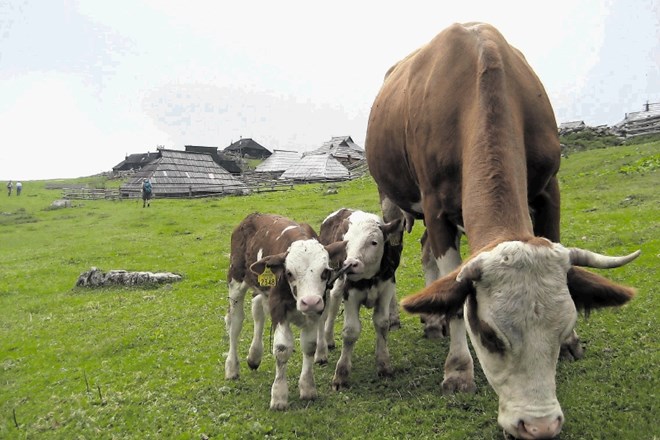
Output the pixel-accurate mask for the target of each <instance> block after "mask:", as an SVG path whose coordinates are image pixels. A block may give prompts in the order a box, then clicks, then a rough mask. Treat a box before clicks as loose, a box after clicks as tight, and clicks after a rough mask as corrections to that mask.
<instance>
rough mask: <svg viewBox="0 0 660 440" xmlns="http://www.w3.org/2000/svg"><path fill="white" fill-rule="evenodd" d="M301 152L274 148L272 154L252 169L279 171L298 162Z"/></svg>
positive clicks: (258, 171)
mask: <svg viewBox="0 0 660 440" xmlns="http://www.w3.org/2000/svg"><path fill="white" fill-rule="evenodd" d="M301 157H302V153H300V152H298V151H288V150H274V151H273V154H272V155H271V156H270V157H269V158H268V159H266V160H264V161H263V162H261V163H260V164H259V165H257V167H256V168H255V169H254V171H255V172H256V173H281V172H284V171H285V170H286V169H287V168H289V167H291V165H293V164H294V163H296V162H298V161H299V160H300V158H301Z"/></svg>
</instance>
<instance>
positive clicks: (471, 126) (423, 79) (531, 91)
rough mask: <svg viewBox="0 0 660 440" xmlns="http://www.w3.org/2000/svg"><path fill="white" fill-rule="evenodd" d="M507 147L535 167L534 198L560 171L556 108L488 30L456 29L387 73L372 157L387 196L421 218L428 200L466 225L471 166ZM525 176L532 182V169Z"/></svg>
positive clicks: (376, 110)
mask: <svg viewBox="0 0 660 440" xmlns="http://www.w3.org/2000/svg"><path fill="white" fill-rule="evenodd" d="M485 144H497V145H498V148H500V149H501V151H504V153H505V154H508V156H506V157H505V158H504V159H505V160H509V159H510V158H512V159H513V160H518V161H521V160H525V158H526V162H527V167H526V168H527V169H533V171H534V172H533V173H532V174H530V176H529V182H525V183H526V184H528V187H529V191H530V198H531V197H533V194H531V193H533V192H535V191H541V190H542V189H543V188H544V187H545V185H547V183H548V180H549V179H550V178H551V176H553V175H554V174H555V173H556V171H557V169H558V166H559V155H560V151H559V142H558V139H557V128H556V122H555V119H554V113H553V111H552V107H551V105H550V102H549V100H548V98H547V95H546V93H545V91H544V89H543V86H542V84H541V83H540V81H539V80H538V78H537V76H536V75H535V74H534V72H533V71H532V69H531V68H530V67H529V65H528V64H527V62H526V61H525V59H524V57H523V56H522V55H521V54H520V52H519V51H517V50H516V49H515V48H513V47H511V46H509V44H508V43H507V42H506V41H505V40H504V38H503V37H502V36H501V35H500V33H499V32H498V31H497V30H495V29H494V28H493V27H492V26H489V25H485V24H466V25H460V24H455V25H452V26H451V27H449V28H448V29H446V30H444V31H443V32H441V33H440V34H439V35H438V36H436V37H435V38H434V39H433V40H432V41H431V42H429V43H428V44H427V45H426V46H424V47H422V48H420V49H419V50H417V51H416V52H414V53H413V54H411V55H410V56H408V57H407V58H405V59H404V60H402V61H401V62H399V63H398V64H397V65H395V66H394V67H393V68H391V69H390V71H389V72H388V73H387V75H386V78H385V82H384V84H383V86H382V88H381V90H380V92H379V94H378V96H377V98H376V100H375V102H374V105H373V107H372V111H371V115H370V118H369V126H368V130H367V138H366V147H365V149H366V156H367V162H368V163H369V168H370V171H371V174H372V176H373V177H374V179H375V180H376V182H377V183H378V186H379V190H380V191H381V192H382V193H384V194H385V195H386V196H387V197H389V198H390V199H392V200H393V201H394V203H396V204H397V205H398V206H400V207H401V208H403V209H405V210H406V211H409V212H413V213H417V214H421V204H420V202H421V200H422V196H421V195H422V194H424V193H434V194H437V195H439V197H440V198H439V200H438V201H437V203H440V204H442V205H443V209H444V210H445V211H446V212H447V211H453V214H454V215H455V216H456V220H457V223H460V216H461V208H462V199H461V192H462V190H463V189H464V188H462V175H463V174H464V173H466V170H465V169H464V168H463V166H464V164H465V163H466V161H467V159H468V157H469V156H475V157H479V156H480V155H483V153H484V152H483V150H481V149H482V148H483V147H484V145H485ZM520 168H522V171H521V174H520V175H519V176H517V178H519V179H521V180H527V179H528V176H527V174H526V172H525V167H520Z"/></svg>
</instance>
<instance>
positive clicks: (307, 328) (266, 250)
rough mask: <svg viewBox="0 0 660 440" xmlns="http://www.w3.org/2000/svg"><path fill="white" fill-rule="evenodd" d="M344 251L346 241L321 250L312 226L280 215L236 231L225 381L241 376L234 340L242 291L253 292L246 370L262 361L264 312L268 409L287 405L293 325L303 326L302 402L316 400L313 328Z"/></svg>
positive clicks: (251, 218)
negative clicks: (268, 334)
mask: <svg viewBox="0 0 660 440" xmlns="http://www.w3.org/2000/svg"><path fill="white" fill-rule="evenodd" d="M344 252H345V243H333V244H330V245H328V246H323V245H322V244H321V243H320V242H319V241H318V236H317V234H316V233H315V232H314V230H313V229H312V228H311V226H309V225H308V224H305V223H301V224H298V223H296V222H294V221H292V220H289V219H287V218H285V217H281V216H278V215H270V214H259V213H253V214H250V215H248V216H247V217H246V218H245V219H244V220H243V221H242V222H241V223H240V224H239V225H238V226H237V227H236V229H235V230H234V232H233V233H232V236H231V257H230V266H229V273H228V276H227V281H228V284H229V313H228V314H227V316H226V317H225V322H226V324H227V330H228V333H229V355H228V356H227V361H226V362H225V378H226V379H236V378H238V375H239V365H238V337H239V334H240V332H241V328H242V325H243V316H244V314H243V302H244V299H245V293H246V292H247V290H248V289H249V288H251V289H252V290H253V291H254V292H255V296H254V298H253V299H252V316H253V317H254V336H253V339H252V344H251V345H250V351H249V354H248V359H247V361H248V365H249V366H250V368H252V369H256V368H258V367H259V365H260V363H261V357H262V354H263V330H264V323H265V318H266V314H268V313H269V314H270V316H271V320H272V324H273V327H274V328H275V332H274V343H273V356H274V357H275V360H276V366H275V381H274V382H273V386H272V389H271V400H270V408H271V409H273V410H283V409H286V407H287V405H288V394H289V392H288V386H287V382H286V364H287V361H288V360H289V357H291V354H292V353H293V343H294V341H293V333H292V331H291V327H290V324H291V323H293V324H295V325H297V326H299V327H300V328H301V330H300V345H301V348H302V352H303V364H302V372H301V374H300V380H299V382H298V386H299V389H300V398H301V399H314V398H316V396H317V392H316V385H315V383H314V375H313V370H312V366H313V364H314V352H315V350H316V337H317V330H318V327H319V325H320V323H321V321H322V320H321V315H322V313H323V311H324V308H325V296H326V290H327V289H328V287H329V286H328V285H327V283H328V282H329V281H330V278H331V275H332V272H331V267H330V264H331V262H333V261H335V260H340V261H341V258H342V257H343V255H344ZM266 301H267V303H266Z"/></svg>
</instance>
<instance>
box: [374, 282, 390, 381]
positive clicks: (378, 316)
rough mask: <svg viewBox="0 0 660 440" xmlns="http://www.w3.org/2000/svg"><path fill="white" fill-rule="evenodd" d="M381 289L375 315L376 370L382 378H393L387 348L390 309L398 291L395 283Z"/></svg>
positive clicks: (386, 283)
mask: <svg viewBox="0 0 660 440" xmlns="http://www.w3.org/2000/svg"><path fill="white" fill-rule="evenodd" d="M381 289H382V291H381V292H380V294H379V295H378V300H377V301H376V305H375V306H374V315H373V321H374V329H375V330H376V369H377V371H378V374H379V375H380V376H391V375H392V373H393V370H392V366H391V365H390V352H389V350H388V348H387V334H388V333H389V330H390V323H389V316H390V311H389V308H390V303H391V301H392V298H393V297H394V293H395V289H396V287H395V284H394V281H393V280H387V281H385V282H384V283H383V284H382V286H381Z"/></svg>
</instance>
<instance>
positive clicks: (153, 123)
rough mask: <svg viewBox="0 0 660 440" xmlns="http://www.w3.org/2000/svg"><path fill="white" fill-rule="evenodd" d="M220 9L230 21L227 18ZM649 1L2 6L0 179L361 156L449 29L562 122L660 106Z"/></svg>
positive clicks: (658, 43)
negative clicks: (400, 71)
mask: <svg viewBox="0 0 660 440" xmlns="http://www.w3.org/2000/svg"><path fill="white" fill-rule="evenodd" d="M225 4H227V6H225ZM659 5H660V2H658V1H657V0H610V1H602V0H593V1H591V0H555V1H553V2H535V1H524V2H522V1H520V2H518V1H516V2H514V1H493V0H483V1H482V0H478V1H474V0H473V1H470V0H465V1H459V2H446V1H438V0H435V1H415V0H410V1H406V2H404V1H400V0H398V1H389V0H380V1H358V0H351V1H347V0H334V1H331V2H315V1H242V2H233V1H232V2H224V1H196V0H186V1H174V0H113V1H104V0H98V1H87V0H81V1H75V0H39V1H32V0H9V1H2V2H0V142H1V146H0V149H1V152H2V155H1V156H0V179H2V180H8V179H13V180H34V179H50V178H59V177H79V176H88V175H92V174H96V173H98V172H101V171H107V170H110V169H112V167H113V166H114V165H116V164H117V163H119V162H120V161H121V160H123V159H124V157H125V155H126V154H130V153H143V152H147V151H155V149H156V147H157V146H158V145H162V146H165V147H166V148H173V149H183V148H184V145H207V146H217V147H220V148H224V147H226V146H228V145H229V144H230V143H232V142H234V141H236V140H238V139H239V138H240V137H241V136H242V137H251V138H253V139H254V140H256V141H257V142H259V143H260V144H261V145H263V146H265V147H266V148H268V149H270V150H273V149H295V150H299V151H305V150H309V149H313V148H316V147H318V146H320V145H321V144H322V143H323V142H324V141H327V140H329V139H330V137H332V136H342V135H350V136H351V137H352V138H353V140H355V142H356V143H357V144H358V145H360V146H362V147H364V137H365V132H366V126H367V118H368V115H369V110H370V108H371V104H372V102H373V100H374V98H375V96H376V93H377V92H378V90H379V88H380V86H381V84H382V79H383V76H384V74H385V72H386V70H387V69H388V68H389V67H390V66H391V65H392V64H394V63H395V62H396V61H398V60H399V59H401V58H402V57H404V56H406V55H407V54H408V53H410V52H411V51H413V50H414V49H416V48H417V47H419V46H421V45H422V44H424V43H426V42H427V41H429V40H430V39H431V38H432V37H433V36H435V35H436V34H437V33H438V32H439V31H441V30H442V29H444V28H445V27H447V26H448V25H450V24H451V23H454V22H466V21H485V22H489V23H491V24H493V25H495V26H496V27H497V28H499V30H500V31H501V32H502V33H503V34H504V36H505V37H506V38H507V39H508V40H509V42H510V43H511V44H512V45H514V46H516V47H517V48H519V49H520V50H522V52H523V53H524V54H525V56H526V58H527V60H528V62H529V63H530V65H531V66H532V68H533V69H534V70H535V71H536V73H537V75H538V76H539V77H540V79H541V81H542V82H543V84H544V85H545V88H546V90H547V92H548V95H549V96H550V100H551V102H552V105H553V107H554V110H555V114H556V116H557V120H558V122H565V121H572V120H584V121H585V122H586V123H587V124H589V125H600V124H608V125H612V124H614V123H617V122H619V121H620V120H621V119H623V117H624V115H625V113H626V112H631V111H639V110H641V109H642V105H643V104H644V103H645V102H646V101H647V100H648V101H650V102H660V6H659Z"/></svg>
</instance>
